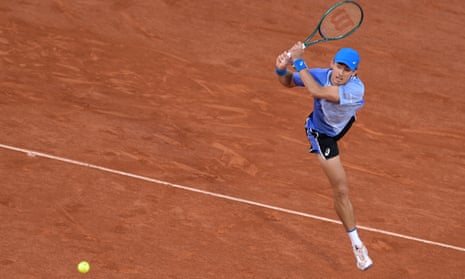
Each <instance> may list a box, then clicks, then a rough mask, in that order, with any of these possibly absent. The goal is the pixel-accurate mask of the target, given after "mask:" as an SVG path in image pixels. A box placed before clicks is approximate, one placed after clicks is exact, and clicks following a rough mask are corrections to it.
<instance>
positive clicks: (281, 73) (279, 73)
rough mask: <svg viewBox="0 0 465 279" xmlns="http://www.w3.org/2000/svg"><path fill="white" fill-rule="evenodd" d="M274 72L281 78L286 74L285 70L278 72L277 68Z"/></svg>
mask: <svg viewBox="0 0 465 279" xmlns="http://www.w3.org/2000/svg"><path fill="white" fill-rule="evenodd" d="M275 70H276V74H277V75H278V76H280V77H282V76H284V75H286V74H287V69H286V68H284V69H282V70H280V69H279V68H278V67H276V69H275Z"/></svg>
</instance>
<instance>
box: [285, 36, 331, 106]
mask: <svg viewBox="0 0 465 279" xmlns="http://www.w3.org/2000/svg"><path fill="white" fill-rule="evenodd" d="M303 53H304V48H303V47H302V42H297V43H296V44H294V46H292V47H291V48H290V49H289V57H290V58H291V59H292V61H293V64H294V68H295V69H296V72H298V73H299V75H300V79H301V80H302V82H303V84H304V85H305V88H307V90H308V92H309V93H310V95H312V96H313V97H315V98H319V99H326V100H328V101H330V102H335V103H339V86H321V85H320V84H319V83H317V82H316V81H315V79H314V78H313V77H312V75H311V74H310V73H309V72H308V69H307V65H306V64H305V62H304V60H303V58H302V56H303Z"/></svg>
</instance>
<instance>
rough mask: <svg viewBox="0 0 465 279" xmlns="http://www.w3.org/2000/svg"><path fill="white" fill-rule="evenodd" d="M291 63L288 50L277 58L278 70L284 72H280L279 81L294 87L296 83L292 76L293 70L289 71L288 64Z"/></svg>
mask: <svg viewBox="0 0 465 279" xmlns="http://www.w3.org/2000/svg"><path fill="white" fill-rule="evenodd" d="M288 65H290V57H289V55H288V54H287V51H285V52H283V53H281V54H280V55H278V57H277V58H276V72H277V73H278V72H282V73H284V72H285V73H284V74H278V80H279V82H280V83H281V84H282V85H284V86H286V87H294V86H296V84H295V83H294V80H293V78H292V75H293V71H288V70H287V66H288Z"/></svg>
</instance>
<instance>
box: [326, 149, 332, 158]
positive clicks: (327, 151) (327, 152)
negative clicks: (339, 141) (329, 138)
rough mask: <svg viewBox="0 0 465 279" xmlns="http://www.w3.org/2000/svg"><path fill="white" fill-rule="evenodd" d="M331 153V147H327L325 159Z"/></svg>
mask: <svg viewBox="0 0 465 279" xmlns="http://www.w3.org/2000/svg"><path fill="white" fill-rule="evenodd" d="M330 152H331V149H330V148H329V147H327V148H326V149H325V157H328V155H329V153H330Z"/></svg>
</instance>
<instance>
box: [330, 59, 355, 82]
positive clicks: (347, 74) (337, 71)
mask: <svg viewBox="0 0 465 279" xmlns="http://www.w3.org/2000/svg"><path fill="white" fill-rule="evenodd" d="M331 69H333V72H332V74H331V83H332V84H333V85H343V84H346V83H347V82H348V81H349V79H350V78H351V77H352V76H353V75H355V74H356V73H357V70H355V71H351V70H350V69H349V67H347V66H346V65H345V64H341V63H334V62H331Z"/></svg>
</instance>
